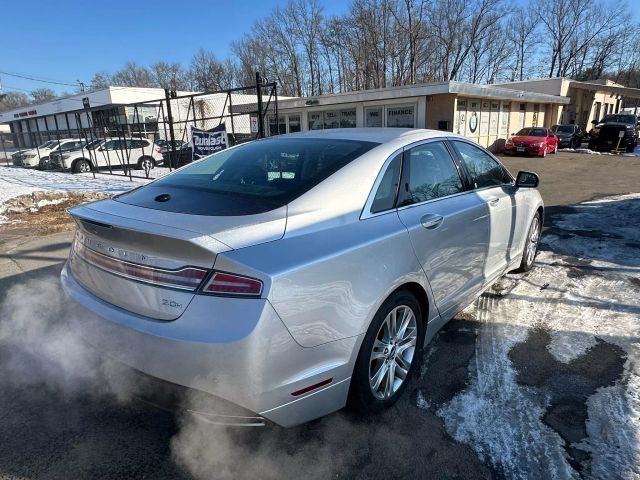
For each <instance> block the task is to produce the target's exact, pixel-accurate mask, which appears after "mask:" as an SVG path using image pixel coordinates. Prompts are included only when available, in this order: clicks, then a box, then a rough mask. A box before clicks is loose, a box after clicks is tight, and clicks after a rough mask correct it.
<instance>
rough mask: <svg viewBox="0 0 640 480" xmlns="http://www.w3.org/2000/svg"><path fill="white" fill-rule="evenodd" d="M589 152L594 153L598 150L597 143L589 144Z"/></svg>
mask: <svg viewBox="0 0 640 480" xmlns="http://www.w3.org/2000/svg"><path fill="white" fill-rule="evenodd" d="M589 150H593V151H594V152H595V151H597V150H598V149H597V148H596V142H589Z"/></svg>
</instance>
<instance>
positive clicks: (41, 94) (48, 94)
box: [29, 88, 57, 103]
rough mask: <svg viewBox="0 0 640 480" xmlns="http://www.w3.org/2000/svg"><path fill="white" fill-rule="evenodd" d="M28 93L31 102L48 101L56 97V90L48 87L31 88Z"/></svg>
mask: <svg viewBox="0 0 640 480" xmlns="http://www.w3.org/2000/svg"><path fill="white" fill-rule="evenodd" d="M29 95H31V98H32V99H33V103H43V102H48V101H49V100H52V99H54V98H56V97H57V95H56V92H54V91H53V90H51V89H50V88H38V89H36V90H32V91H31V93H29Z"/></svg>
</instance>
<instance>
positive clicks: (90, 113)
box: [0, 87, 256, 148]
mask: <svg viewBox="0 0 640 480" xmlns="http://www.w3.org/2000/svg"><path fill="white" fill-rule="evenodd" d="M176 95H177V98H172V99H171V100H169V102H170V105H171V112H172V118H173V127H174V135H175V137H174V138H176V139H186V137H187V136H188V135H189V128H190V127H191V126H194V127H196V128H202V129H207V128H212V127H215V126H217V125H218V124H219V123H220V122H224V121H225V119H228V112H229V109H228V105H229V104H230V103H233V104H237V105H241V104H246V103H255V102H256V96H255V95H246V94H240V93H233V94H227V93H213V94H206V95H204V94H199V93H196V92H177V94H176ZM229 96H230V97H232V102H231V101H230V100H229ZM167 118H168V112H167V101H166V98H165V91H164V90H163V89H161V88H137V87H135V88H134V87H108V88H105V89H102V90H97V91H94V92H88V93H80V94H77V95H71V96H68V97H64V98H57V99H54V100H52V101H49V102H46V103H41V104H38V105H30V106H26V107H22V108H17V109H15V110H10V111H7V112H2V113H0V125H2V126H4V128H5V129H7V128H8V129H9V133H8V135H10V136H11V138H12V140H13V143H14V145H15V146H16V147H19V148H32V147H35V146H36V145H42V144H43V143H45V142H46V141H48V140H57V139H63V138H85V137H98V138H102V137H105V136H136V137H145V138H149V139H150V140H156V139H158V138H163V139H166V138H170V137H169V126H168V122H167ZM229 124H230V126H231V125H232V127H233V129H234V132H235V133H240V134H249V133H250V119H249V116H248V115H246V116H244V117H243V116H235V117H234V118H233V121H230V122H229ZM229 131H231V129H230V128H229ZM5 135H7V134H5Z"/></svg>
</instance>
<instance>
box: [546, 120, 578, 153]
mask: <svg viewBox="0 0 640 480" xmlns="http://www.w3.org/2000/svg"><path fill="white" fill-rule="evenodd" d="M551 131H552V132H553V133H555V134H556V137H558V148H580V145H581V144H582V138H583V137H584V135H583V133H582V130H581V129H580V127H579V126H578V125H554V126H553V127H551Z"/></svg>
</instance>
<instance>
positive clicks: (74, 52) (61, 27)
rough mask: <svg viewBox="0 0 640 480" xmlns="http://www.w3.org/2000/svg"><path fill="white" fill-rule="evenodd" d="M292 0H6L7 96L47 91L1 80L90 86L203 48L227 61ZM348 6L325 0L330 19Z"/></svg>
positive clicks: (0, 54)
mask: <svg viewBox="0 0 640 480" xmlns="http://www.w3.org/2000/svg"><path fill="white" fill-rule="evenodd" d="M286 3H287V0H272V1H269V0H235V1H233V2H221V1H214V0H198V1H182V2H180V1H176V0H172V1H169V0H153V1H150V0H146V1H136V0H129V1H126V0H109V1H97V0H88V1H87V0H85V1H78V0H46V1H45V0H0V12H1V14H0V32H2V38H3V41H2V47H1V48H0V81H1V82H2V92H7V91H23V92H25V93H26V92H29V91H31V90H34V89H36V88H42V87H48V88H51V89H52V90H54V91H55V92H57V93H59V94H60V93H62V92H65V91H66V92H73V91H74V90H75V88H74V87H73V86H65V85H55V84H47V83H41V82H35V81H31V80H27V79H23V78H16V77H13V76H9V75H6V74H3V73H1V72H8V73H14V74H21V75H24V76H30V77H36V78H39V79H45V80H53V81H59V82H63V83H75V82H76V81H77V80H81V81H83V82H85V83H86V84H88V83H89V82H90V81H91V78H92V77H93V74H94V73H95V72H98V71H107V72H110V73H111V72H113V71H115V70H117V69H119V68H121V67H122V66H123V65H124V64H125V63H126V62H128V61H134V62H136V63H139V64H143V65H150V64H152V63H155V62H157V61H159V60H164V61H170V62H180V63H182V64H183V65H185V66H186V65H188V64H189V61H190V59H191V57H192V56H193V54H194V53H196V51H197V50H198V49H199V48H201V47H202V48H205V49H207V50H211V51H213V52H214V53H215V54H216V56H217V57H218V58H220V59H223V58H225V57H226V56H227V54H229V52H230V45H231V42H232V41H234V40H237V39H240V38H241V37H242V36H243V35H244V34H245V33H248V32H249V30H250V28H251V26H252V24H253V23H254V22H255V21H256V20H259V19H261V18H263V17H265V16H266V15H268V14H269V13H270V12H271V10H272V9H273V7H275V6H276V5H285V4H286ZM348 3H349V2H348V1H346V0H342V1H341V0H322V1H321V4H322V5H323V6H324V13H325V15H337V14H341V13H343V12H344V11H346V10H347V8H348Z"/></svg>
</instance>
